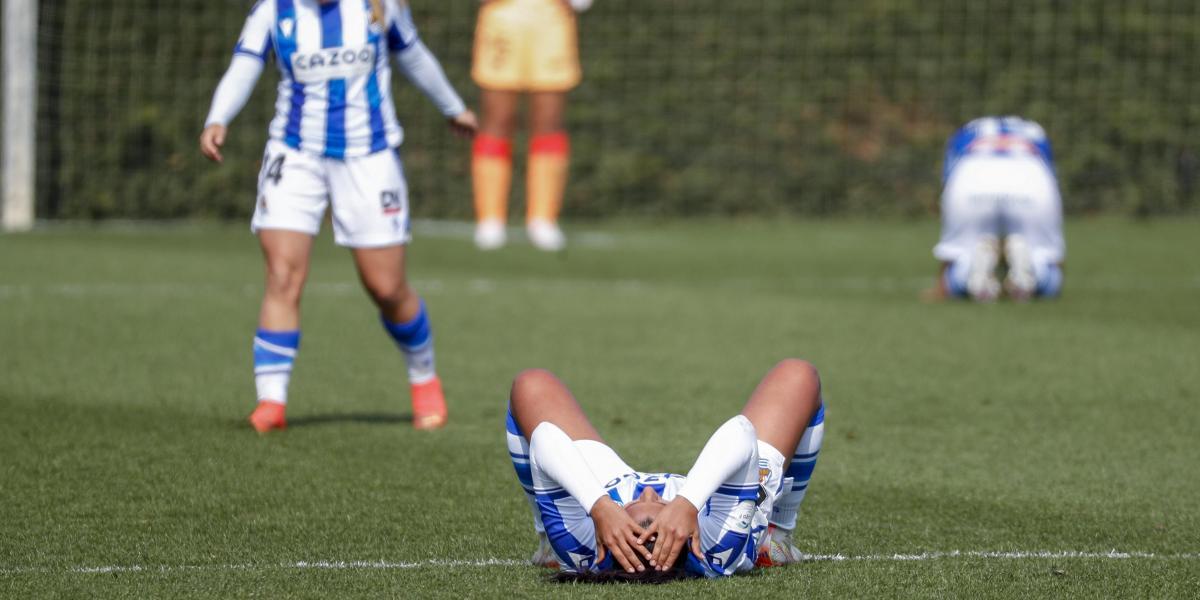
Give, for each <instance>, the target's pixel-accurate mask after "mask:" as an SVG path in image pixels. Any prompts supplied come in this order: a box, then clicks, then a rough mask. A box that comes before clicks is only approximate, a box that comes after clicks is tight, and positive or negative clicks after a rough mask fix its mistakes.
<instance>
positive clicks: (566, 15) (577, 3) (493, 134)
mask: <svg viewBox="0 0 1200 600" xmlns="http://www.w3.org/2000/svg"><path fill="white" fill-rule="evenodd" d="M591 4H592V0H570V1H569V2H568V1H567V0H483V6H482V7H480V9H479V21H478V24H477V25H476V29H475V57H474V61H473V66H472V69H471V76H472V77H473V78H474V79H475V82H476V83H478V84H479V87H480V88H482V90H483V92H482V106H483V119H482V121H483V122H482V127H481V128H480V135H478V136H476V137H475V145H474V148H473V150H472V160H471V177H472V181H473V184H474V193H475V219H476V225H475V245H476V246H478V247H479V248H481V249H483V250H494V249H496V248H499V247H501V246H503V245H504V243H505V229H504V224H505V220H506V218H507V215H508V192H509V186H510V184H511V182H512V137H513V132H514V130H515V129H516V119H517V103H518V100H519V99H520V95H521V94H522V93H527V94H528V95H529V129H530V132H529V134H530V139H529V164H528V172H527V173H526V183H525V204H526V217H525V228H526V232H527V233H528V235H529V240H530V241H531V242H532V243H533V245H534V246H536V247H537V248H540V249H542V250H547V251H555V250H561V249H562V248H563V246H565V245H566V238H564V237H563V234H562V230H561V229H559V227H558V213H559V210H560V208H561V207H562V198H563V190H564V189H565V188H566V184H567V161H568V157H569V155H570V143H569V139H568V137H567V132H566V131H565V130H564V129H563V112H564V111H565V110H566V104H567V92H568V91H570V90H571V89H572V88H574V87H575V86H576V85H579V80H580V69H579V50H578V48H577V45H576V34H575V15H574V12H573V11H572V9H574V11H584V10H587V8H588V7H590V6H591Z"/></svg>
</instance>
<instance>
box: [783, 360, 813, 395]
mask: <svg viewBox="0 0 1200 600" xmlns="http://www.w3.org/2000/svg"><path fill="white" fill-rule="evenodd" d="M772 372H773V374H774V376H777V377H781V378H783V380H784V382H785V383H786V384H787V385H789V386H794V387H795V388H797V390H799V391H802V392H816V391H818V390H820V388H821V375H820V373H818V372H817V368H816V367H815V366H813V364H812V363H810V362H808V361H807V360H804V359H800V358H785V359H783V360H781V361H779V363H778V364H776V365H775V368H774V369H772Z"/></svg>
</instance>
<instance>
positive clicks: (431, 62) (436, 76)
mask: <svg viewBox="0 0 1200 600" xmlns="http://www.w3.org/2000/svg"><path fill="white" fill-rule="evenodd" d="M395 56H396V63H397V64H398V65H399V67H400V72H402V73H404V76H405V77H407V78H408V81H409V82H411V83H412V84H413V85H414V86H416V88H417V89H419V90H421V92H422V93H424V94H425V96H426V97H428V98H429V100H430V101H431V102H433V104H434V106H436V107H437V109H438V111H440V112H441V113H442V114H443V115H445V116H447V117H455V116H458V115H460V114H462V113H463V112H464V111H466V110H467V105H466V103H464V102H463V100H462V98H461V97H459V95H458V92H456V91H454V86H453V85H450V80H449V79H447V78H446V73H445V71H442V65H441V64H439V63H438V60H437V58H435V57H434V56H433V53H432V52H430V51H429V48H426V47H425V44H423V43H421V40H419V39H418V40H415V41H413V42H412V43H411V44H409V45H408V47H406V48H405V49H404V50H401V51H400V52H397V53H396V54H395Z"/></svg>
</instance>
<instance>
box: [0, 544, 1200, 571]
mask: <svg viewBox="0 0 1200 600" xmlns="http://www.w3.org/2000/svg"><path fill="white" fill-rule="evenodd" d="M953 558H982V559H1000V560H1024V559H1105V560H1200V552H1184V553H1178V554H1157V553H1154V552H1138V551H1133V552H1124V551H1120V550H1109V551H1107V552H1082V551H1076V550H1060V551H1050V550H1033V551H1021V550H1017V551H995V550H948V551H940V552H922V553H918V554H861V555H846V554H806V555H805V559H804V562H922V561H934V560H943V559H953ZM521 566H529V561H526V560H514V559H507V558H483V559H477V560H448V559H432V560H423V561H413V562H391V561H385V560H378V561H362V560H353V561H342V560H333V561H329V560H321V561H297V562H290V563H275V564H270V563H258V564H256V563H244V564H223V565H222V564H215V565H106V566H90V567H89V566H76V567H65V568H53V567H0V575H25V574H32V573H42V574H55V573H57V574H80V575H92V574H105V573H174V572H181V571H218V572H220V571H267V570H292V569H294V570H333V571H343V570H344V571H391V570H408V569H423V568H435V567H440V568H446V569H482V568H488V567H521Z"/></svg>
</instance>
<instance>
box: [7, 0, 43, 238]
mask: <svg viewBox="0 0 1200 600" xmlns="http://www.w3.org/2000/svg"><path fill="white" fill-rule="evenodd" d="M3 1H4V75H3V77H4V118H3V123H2V125H3V147H2V148H0V157H2V160H3V170H2V172H0V182H3V183H2V185H0V187H2V188H3V189H2V192H3V206H0V221H2V222H3V229H4V231H27V230H29V229H31V228H33V220H34V206H35V202H34V194H35V188H34V178H35V176H36V175H35V173H36V169H35V166H36V164H37V139H36V127H37V125H36V124H37V0H3Z"/></svg>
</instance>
